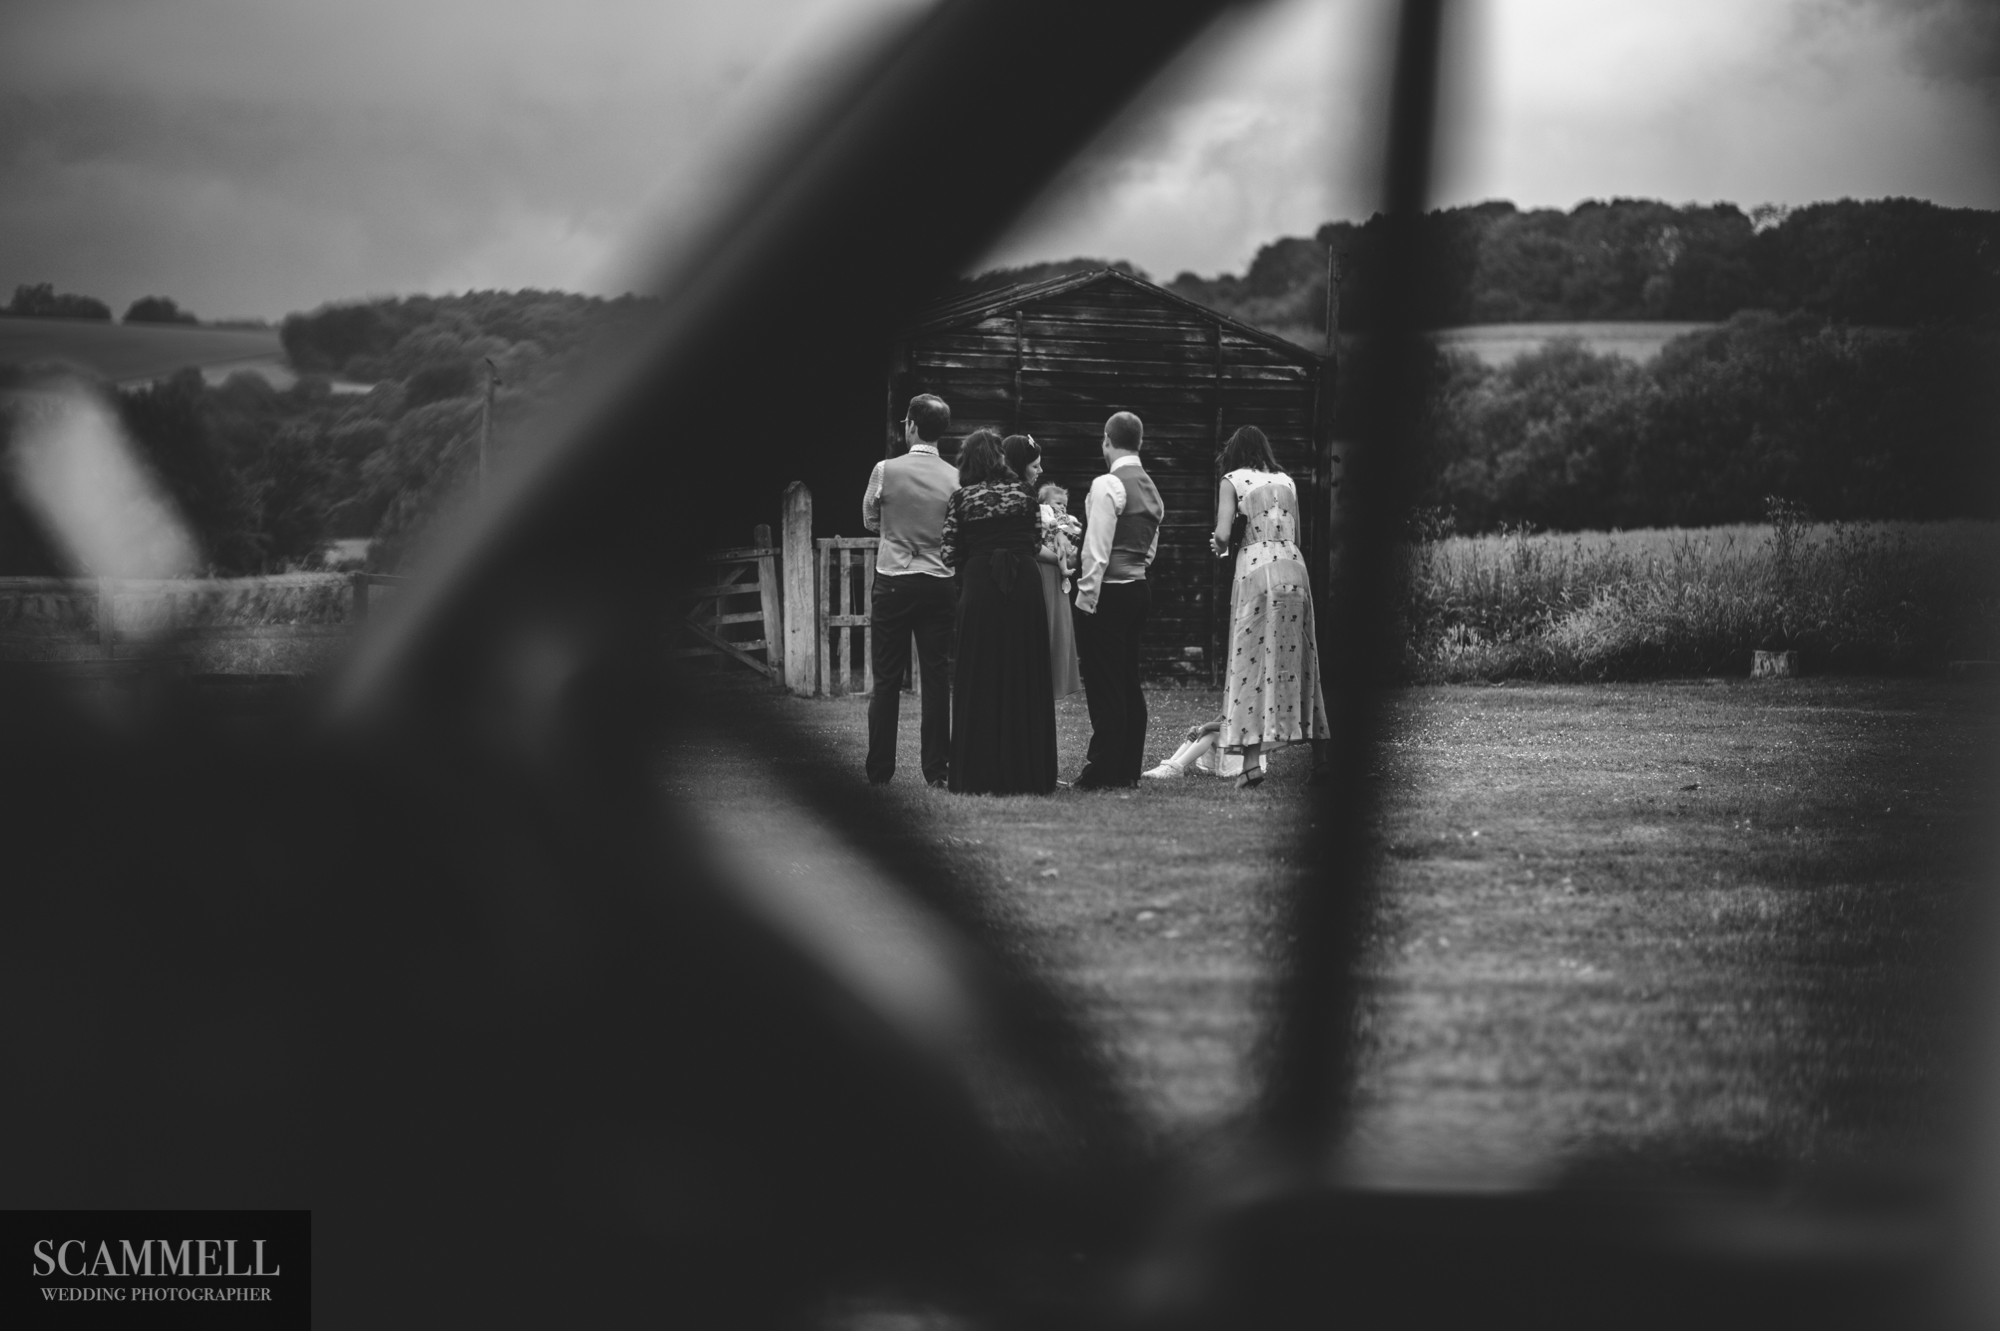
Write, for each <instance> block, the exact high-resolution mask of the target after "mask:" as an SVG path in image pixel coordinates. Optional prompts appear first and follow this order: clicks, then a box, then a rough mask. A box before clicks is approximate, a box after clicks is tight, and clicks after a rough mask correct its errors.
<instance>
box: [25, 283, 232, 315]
mask: <svg viewBox="0 0 2000 1331" xmlns="http://www.w3.org/2000/svg"><path fill="white" fill-rule="evenodd" d="M0 315H5V316H7V317H9V318H15V319H95V320H98V321H100V322H109V321H110V319H111V307H110V306H109V305H106V304H105V303H104V302H103V301H101V300H98V299H96V298H94V297H91V296H79V295H76V294H74V293H73V292H68V291H57V290H56V288H55V283H53V282H37V283H34V284H32V285H30V284H27V283H23V284H22V285H20V286H17V287H15V288H14V298H13V299H12V300H10V301H8V302H7V303H6V304H5V305H0ZM124 322H125V323H128V324H198V323H200V322H201V320H199V319H197V318H196V317H195V316H194V315H193V314H192V313H191V312H189V311H187V310H184V309H182V308H181V307H180V305H179V304H178V303H177V302H175V301H173V300H170V299H168V298H167V297H165V296H141V297H139V299H137V300H135V301H133V302H132V303H131V304H130V305H128V306H126V307H125V318H124Z"/></svg>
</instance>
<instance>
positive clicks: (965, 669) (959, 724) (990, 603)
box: [943, 430, 1056, 795]
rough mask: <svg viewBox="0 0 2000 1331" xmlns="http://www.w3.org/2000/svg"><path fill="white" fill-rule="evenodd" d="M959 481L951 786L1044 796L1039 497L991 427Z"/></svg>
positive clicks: (948, 510)
mask: <svg viewBox="0 0 2000 1331" xmlns="http://www.w3.org/2000/svg"><path fill="white" fill-rule="evenodd" d="M958 481H959V487H960V488H959V489H958V490H957V491H956V492H955V493H954V494H953V495H952V496H951V499H950V501H949V502H948V503H947V504H946V505H945V511H944V551H943V553H944V561H945V563H946V564H947V565H949V566H950V567H951V568H953V569H955V570H957V572H958V575H959V586H960V591H959V596H958V660H957V664H956V667H955V668H954V670H953V673H952V681H951V788H952V790H954V791H956V792H958V793H960V794H974V795H1016V794H1036V795H1046V794H1048V793H1049V792H1050V791H1052V790H1054V789H1055V788H1056V703H1055V691H1054V688H1053V687H1052V685H1051V682H1050V679H1049V623H1048V614H1047V611H1046V610H1045V609H1044V607H1043V605H1042V580H1041V576H1040V575H1039V574H1038V573H1037V572H1036V571H1035V546H1036V537H1037V533H1036V530H1035V518H1036V511H1035V500H1034V497H1033V496H1032V495H1030V494H1029V493H1028V491H1027V490H1026V489H1025V488H1023V486H1022V485H1021V480H1020V478H1019V477H1018V476H1015V475H1014V474H1013V472H1011V471H1010V470H1008V468H1007V463H1006V461H1005V459H1004V458H1003V457H1002V455H1001V452H1000V436H999V435H998V434H997V433H995V432H994V431H992V430H976V431H974V432H973V433H972V435H971V436H969V437H968V438H967V439H966V441H965V443H964V444H963V445H962V446H961V447H960V448H959V452H958Z"/></svg>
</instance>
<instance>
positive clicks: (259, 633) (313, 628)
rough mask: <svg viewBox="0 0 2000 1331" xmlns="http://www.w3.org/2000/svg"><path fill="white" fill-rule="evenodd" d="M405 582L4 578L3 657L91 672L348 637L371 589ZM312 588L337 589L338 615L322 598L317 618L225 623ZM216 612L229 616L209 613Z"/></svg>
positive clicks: (289, 577) (0, 587)
mask: <svg viewBox="0 0 2000 1331" xmlns="http://www.w3.org/2000/svg"><path fill="white" fill-rule="evenodd" d="M402 581H403V579H402V578H400V577H395V576H391V575H388V574H382V573H349V574H344V575H342V574H324V573H317V574H315V573H305V574H280V575H275V576H271V577H261V578H172V579H166V578H146V579H141V578H0V656H5V657H7V658H11V659H13V660H15V661H21V662H26V663H35V664H41V665H48V666H55V667H62V668H75V669H89V668H91V667H104V666H106V665H110V664H115V663H122V664H126V665H138V664H140V663H142V662H146V661H157V660H159V659H160V658H161V656H162V652H163V649H171V648H174V647H186V646H189V645H194V644H204V643H210V644H212V643H223V642H229V641H250V640H256V641H271V642H276V641H299V640H306V639H333V638H344V637H347V636H349V635H351V634H352V633H354V632H355V629H356V626H357V625H359V624H360V623H362V622H363V621H365V620H366V619H367V618H368V610H369V600H370V591H371V589H373V588H380V587H394V586H397V585H399V584H400V583H402ZM313 592H332V593H334V594H335V595H336V596H338V597H339V598H340V599H341V600H343V601H344V602H345V603H344V604H342V605H340V606H339V607H338V609H339V611H340V616H339V618H337V619H336V618H331V617H328V616H327V610H328V607H327V606H326V605H324V604H321V605H319V606H316V607H310V608H309V609H308V610H307V611H306V612H305V613H309V614H311V615H313V616H314V617H313V618H311V619H307V620H305V621H304V622H299V621H290V622H285V621H279V622H256V621H252V622H247V623H244V622H239V623H231V622H226V621H227V616H228V605H227V603H228V602H229V601H230V600H231V599H235V598H258V597H265V596H272V595H276V596H280V597H282V596H284V595H286V594H287V593H289V594H292V595H295V596H296V595H300V594H305V596H306V598H307V599H310V594H311V593H313ZM218 602H219V603H220V605H219V606H218ZM204 605H206V607H207V612H208V613H204V610H203V607H204ZM218 610H219V613H220V617H221V619H222V620H223V622H217V620H216V619H215V618H211V617H210V616H211V614H215V613H217V612H218ZM168 654H171V653H170V652H169V653H168Z"/></svg>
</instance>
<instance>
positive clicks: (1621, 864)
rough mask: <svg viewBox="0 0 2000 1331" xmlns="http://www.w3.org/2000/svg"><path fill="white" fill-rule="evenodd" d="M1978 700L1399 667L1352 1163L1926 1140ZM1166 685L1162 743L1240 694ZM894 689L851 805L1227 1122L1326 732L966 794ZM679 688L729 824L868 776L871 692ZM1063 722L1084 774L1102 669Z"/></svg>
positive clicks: (1941, 1084)
mask: <svg viewBox="0 0 2000 1331" xmlns="http://www.w3.org/2000/svg"><path fill="white" fill-rule="evenodd" d="M1984 698H1985V694H1984V693H1983V692H1982V691H1981V690H1980V689H1979V688H1978V687H1977V686H1974V685H1969V684H1958V683H1946V682H1941V681H1931V680H1869V679H1851V678H1850V679H1819V680H1813V679H1808V680H1797V681H1787V682H1779V683H1764V684H1755V685H1753V684H1751V683H1749V682H1747V681H1744V682H1736V681H1730V682H1721V681H1713V682H1703V681H1694V682H1690V683H1653V684H1634V685H1603V686H1592V685H1569V686H1555V685H1548V686H1518V685H1510V686H1505V687H1476V686H1438V687H1425V688H1414V689H1410V690H1407V691H1404V692H1402V693H1400V694H1399V695H1398V696H1397V699H1396V702H1395V738H1394V742H1393V745H1392V748H1391V751H1390V753H1389V755H1388V765H1387V767H1386V769H1385V785H1384V795H1385V807H1384V810H1383V813H1382V817H1381V822H1380V828H1381V844H1382V849H1383V852H1384V854H1383V865H1384V872H1385V875H1386V878H1385V891H1384V894H1383V899H1382V909H1381V912H1380V915H1379V918H1378V921H1377V925H1376V932H1375V936H1374V937H1373V939H1372V947H1371V950H1370V957H1371V960H1370V963H1369V975H1370V980H1371V999H1370V1008H1369V1011H1368V1014H1367V1017H1366V1027H1365V1032H1364V1043H1365V1050H1366V1052H1365V1057H1364V1063H1363V1071H1362V1076H1361V1082H1360V1085H1359V1087H1358V1089H1357V1094H1358V1103H1359V1114H1358V1119H1357V1124H1356V1127H1355V1130H1354V1132H1353V1134H1352V1138H1351V1142H1350V1146H1349V1158H1350V1167H1351V1169H1352V1171H1353V1173H1354V1174H1355V1175H1356V1176H1358V1177H1363V1178H1370V1179H1376V1180H1398V1179H1413V1178H1421V1177H1451V1178H1456V1179H1460V1180H1464V1179H1467V1178H1488V1179H1494V1180H1502V1179H1505V1180H1522V1179H1527V1178H1542V1177H1547V1176H1548V1175H1550V1174H1551V1173H1553V1172H1556V1171H1561V1170H1566V1169H1567V1170H1598V1171H1607V1170H1608V1171H1616V1170H1618V1169H1622V1168H1626V1167H1638V1168H1644V1169H1647V1170H1666V1171H1668V1172H1675V1173H1679V1174H1682V1175H1715V1174H1728V1175H1733V1176H1742V1175H1744V1174H1746V1173H1751V1174H1770V1173H1773V1172H1778V1173H1782V1172H1783V1171H1785V1170H1787V1169H1790V1168H1792V1167H1794V1166H1797V1165H1802V1164H1829V1163H1838V1162H1843V1161H1849V1160H1853V1159H1855V1158H1858V1157H1861V1156H1880V1155H1882V1154H1884V1153H1888V1154H1891V1155H1901V1154H1903V1153H1907V1152H1908V1151H1909V1150H1911V1149H1912V1148H1913V1145H1914V1144H1915V1143H1918V1142H1920V1141H1921V1140H1922V1138H1923V1135H1924V1134H1925V1133H1926V1132H1929V1131H1930V1130H1932V1129H1933V1128H1934V1127H1935V1125H1936V1122H1937V1115H1938V1113H1939V1112H1940V1108H1941V1104H1942V1100H1943V1092H1944V1089H1945V1071H1946V1069H1947V1067H1948V1066H1949V1058H1948V1051H1947V1049H1946V1044H1947V1042H1948V1038H1949V1036H1950V1035H1951V1033H1952V1032H1953V1031H1954V1029H1955V1027H1954V1026H1953V1024H1952V1022H1951V1021H1950V1020H1949V1018H1948V1017H1947V1016H1946V1015H1945V1013H1946V1011H1947V1009H1946V1007H1945V1006H1944V1005H1946V1004H1948V1003H1949V1002H1950V1001H1951V995H1950V986H1949V983H1948V979H1949V977H1950V976H1951V975H1952V974H1954V973H1955V972H1954V971H1953V970H1952V969H1951V967H1950V964H1949V963H1950V960H1951V953H1950V942H1951V939H1952V937H1953V935H1954V932H1955V921H1956V916H1955V913H1954V912H1955V910H1956V909H1957V907H1958V906H1959V904H1961V903H1962V902H1963V900H1964V895H1965V894H1964V893H1963V891H1962V889H1963V888H1964V887H1965V886H1966V885H1967V884H1968V883H1969V882H1970V881H1971V879H1972V876H1973V870H1974V868H1975V867H1976V866H1975V865H1974V863H1973V861H1972V859H1971V840H1972V837H1973V836H1974V834H1975V831H1976V828H1977V826H1978V822H1977V816H1978V813H1979V811H1980V809H1981V807H1982V794H1983V792H1982V791H1981V789H1980V788H1979V787H1978V785H1977V778H1978V777H1979V776H1980V775H1981V774H1982V773H1983V768H1982V767H1981V762H1982V760H1983V758H1984V757H1985V755H1987V754H1989V753H1990V752H1992V749H1993V741H1994V739H1995V737H1996V736H1995V727H1994V724H1993V716H1992V712H1991V710H1990V709H1989V708H1988V707H1987V706H1986V705H1985V703H1984ZM1151 699H1152V706H1153V726H1152V735H1153V743H1152V746H1151V750H1150V751H1149V760H1151V759H1152V758H1157V757H1159V756H1164V754H1165V753H1166V752H1168V751H1170V749H1171V747H1172V744H1173V743H1175V742H1178V738H1179V732H1180V731H1181V730H1182V729H1184V728H1185V726H1186V725H1188V724H1189V723H1190V722H1192V721H1195V720H1198V719H1201V718H1203V717H1205V716H1208V715H1212V714H1213V713H1214V712H1215V711H1216V710H1217V709H1218V706H1219V703H1218V700H1217V698H1216V697H1215V695H1213V694H1205V693H1197V692H1184V691H1176V690H1166V691H1161V692H1159V693H1155V694H1153V695H1151ZM904 707H905V710H904V725H903V733H902V740H903V743H902V751H901V757H900V759H899V764H900V765H899V771H898V775H897V779H896V782H895V783H894V784H892V785H891V786H889V787H887V788H884V789H881V790H876V791H866V792H865V793H864V794H862V795H861V796H860V797H861V798H863V799H866V800H871V801H873V804H872V806H864V807H875V808H878V809H880V811H881V812H882V813H883V814H884V815H885V818H886V820H887V822H888V823H889V824H890V825H891V826H892V827H893V828H895V829H896V830H895V832H894V833H893V835H894V836H897V837H902V838H907V839H909V840H911V841H912V842H916V843H921V844H922V845H923V846H925V847H926V849H927V851H928V852H929V853H931V854H932V855H933V856H934V860H933V862H934V863H937V864H938V865H940V869H939V873H940V875H941V876H942V877H944V878H946V879H948V880H949V881H947V882H941V883H938V884H934V885H932V887H933V890H936V891H939V892H942V893H946V894H956V896H957V897H958V898H959V899H961V900H962V901H964V902H966V903H969V905H970V908H971V913H972V914H974V915H976V916H978V917H979V918H980V919H982V920H984V921H985V922H986V923H987V924H988V925H989V926H990V927H991V929H992V931H993V934H994V936H995V938H996V939H997V940H998V942H999V943H1000V946H1001V947H1002V948H1003V950H1006V951H1008V952H1010V953H1012V954H1013V955H1014V956H1015V957H1016V958H1017V959H1019V960H1021V961H1024V962H1026V963H1027V964H1029V965H1031V966H1033V967H1034V968H1036V969H1038V970H1040V971H1041V972H1042V973H1043V974H1045V975H1046V976H1048V977H1049V978H1050V979H1051V980H1052V982H1053V983H1054V984H1055V985H1056V986H1057V987H1058V988H1059V989H1060V990H1062V991H1063V992H1065V993H1067V994H1068V995H1069V996H1070V997H1071V998H1072V1000H1073V1002H1074V1005H1075V1007H1076V1009H1077V1010H1078V1012H1079V1013H1080V1014H1081V1017H1082V1020H1083V1024H1084V1027H1085V1029H1086V1030H1087V1031H1088V1032H1090V1033H1091V1034H1092V1036H1093V1037H1094V1039H1095V1040H1096V1041H1097V1042H1098V1043H1099V1045H1100V1053H1101V1055H1102V1057H1104V1058H1105V1059H1106V1060H1108V1062H1109V1063H1110V1064H1111V1065H1112V1067H1113V1068H1114V1069H1115V1071H1116V1072H1117V1074H1118V1076H1119V1080H1120V1081H1121V1082H1122V1083H1123V1084H1124V1086H1125V1087H1126V1088H1127V1090H1128V1093H1129V1096H1130V1098H1131V1100H1132V1102H1133V1103H1134V1104H1135V1105H1136V1106H1137V1108H1138V1109H1139V1111H1140V1113H1141V1115H1142V1116H1143V1117H1144V1119H1145V1120H1146V1121H1147V1122H1149V1123H1150V1124H1151V1125H1152V1127H1153V1129H1154V1131H1155V1132H1156V1134H1157V1135H1158V1137H1159V1138H1160V1139H1161V1140H1162V1141H1163V1142H1167V1141H1181V1142H1191V1141H1193V1140H1196V1139H1200V1138H1203V1137H1205V1136H1208V1135H1209V1134H1211V1133H1212V1132H1214V1131H1215V1130H1217V1129H1226V1128H1227V1127H1228V1126H1229V1125H1230V1123H1231V1122H1232V1120H1234V1119H1236V1118H1237V1117H1238V1116H1239V1115H1240V1114H1241V1113H1242V1112H1243V1111H1244V1109H1245V1108H1246V1107H1247V1105H1248V1103H1249V1101H1250V1097H1251V1096H1252V1094H1253V1093H1254V1086H1255V1079H1254V1057H1255V1049H1256V1044H1257V1040H1258V1035H1259V1031H1260V1029H1261V1025H1260V1011H1261V1008H1262V1005H1263V1002H1264V996H1265V988H1264V981H1265V980H1266V978H1267V977H1268V975H1269V974H1270V969H1271V962H1272V958H1273V956H1274V955H1275V952H1274V945H1275V940H1274V939H1273V937H1272V932H1273V927H1274V921H1275V920H1276V918H1277V910H1276V906H1277V899H1278V893H1279V892H1280V890H1281V882H1282V879H1283V876H1284V875H1285V874H1286V873H1287V872H1288V870H1289V868H1290V866H1291V865H1292V864H1293V863H1294V856H1295V852H1294V843H1295V840H1296V838H1297V836H1298V834H1299V833H1300V832H1301V831H1302V830H1303V829H1304V826H1305V824H1306V822H1307V820H1308V819H1309V817H1310V807H1309V802H1308V801H1309V794H1308V790H1307V788H1306V787H1305V785H1304V778H1305V775H1306V772H1307V769H1308V767H1309V755H1308V754H1307V752H1306V751H1305V750H1304V749H1303V748H1300V749H1295V750H1290V751H1284V752H1281V753H1279V754H1277V755H1276V756H1275V758H1274V761H1273V777H1272V779H1271V780H1270V781H1267V782H1266V783H1265V785H1264V787H1263V788H1262V789H1261V790H1258V791H1253V792H1238V791H1236V790H1235V789H1233V787H1232V786H1231V785H1230V784H1229V783H1226V782H1222V781H1217V780H1214V779H1212V778H1206V777H1200V776H1191V777H1188V778H1185V779H1183V780H1181V781H1179V782H1175V783H1171V784H1166V783H1152V782H1148V783H1146V786H1145V788H1143V789H1141V790H1139V791H1136V792H1130V793H1112V792H1075V791H1067V790H1063V791H1058V792H1057V793H1056V794H1055V795H1053V796H1050V797H1047V798H1036V797H1013V798H991V797H962V796H953V795H949V794H946V793H942V792H936V791H931V790H929V789H927V788H925V787H924V786H923V785H922V783H921V781H920V779H919V778H918V776H917V772H916V717H915V706H914V700H913V699H910V698H908V697H906V698H905V700H904ZM691 711H692V712H693V714H694V715H693V716H691V718H690V722H689V724H688V725H687V726H685V727H684V728H683V731H682V735H683V738H682V739H681V740H680V741H679V743H678V745H677V750H676V752H675V754H674V755H673V760H672V761H671V762H670V765H669V769H668V773H669V774H668V776H667V778H666V779H667V781H668V783H669V784H670V786H671V787H672V788H673V789H674V790H675V792H676V793H677V794H679V795H681V796H684V797H687V798H690V799H692V800H694V801H695V802H696V803H697V804H698V805H705V806H706V807H707V808H708V810H709V811H710V814H711V816H712V817H714V818H715V819H716V820H717V821H720V822H723V823H726V824H727V825H728V826H730V827H731V828H734V829H737V830H739V831H741V832H744V833H748V834H750V835H752V836H759V835H763V834H766V833H771V834H780V833H782V831H783V829H781V828H778V827H776V826H775V825H774V823H773V820H772V818H771V817H770V816H768V815H766V814H764V813H762V812H760V811H761V810H767V809H773V808H775V807H777V806H776V805H775V804H774V802H773V801H772V800H771V799H770V798H769V791H770V790H771V789H773V788H774V787H773V786H772V780H773V777H772V773H773V771H774V770H776V768H775V767H774V766H773V764H776V765H789V766H790V767H791V768H792V769H793V770H792V772H791V775H793V776H795V777H796V776H805V777H808V778H809V779H813V780H821V781H836V782H848V783H852V784H854V785H856V786H859V784H860V782H861V771H860V769H861V759H862V754H863V752H864V750H865V747H866V704H865V702H864V701H863V700H860V699H851V698H850V699H830V700H817V701H805V700H796V699H790V698H775V697H771V696H769V695H765V694H761V693H754V692H751V691H748V690H742V689H735V688H725V689H718V690H716V691H714V692H711V693H709V694H707V695H705V696H702V697H701V698H700V705H699V706H697V707H695V708H692V709H691ZM724 717H729V718H733V720H732V721H730V722H728V723H726V724H729V725H731V726H732V727H733V729H731V730H725V729H723V728H722V726H723V725H724V724H725V722H723V721H722V720H720V718H724ZM1058 725H1059V738H1060V743H1061V752H1062V754H1063V767H1062V770H1063V772H1064V774H1065V775H1069V774H1072V773H1073V772H1074V771H1075V769H1076V767H1077V766H1078V765H1079V764H1080V761H1081V754H1082V748H1083V743H1084V740H1085V738H1086V737H1087V734H1088V730H1089V726H1088V719H1087V716H1086V714H1085V711H1084V708H1083V704H1082V698H1081V696H1080V695H1079V696H1078V697H1074V698H1071V699H1067V700H1065V701H1064V702H1063V703H1061V704H1060V705H1059V714H1058ZM773 755H775V756H773Z"/></svg>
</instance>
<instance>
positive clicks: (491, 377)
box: [479, 356, 500, 499]
mask: <svg viewBox="0 0 2000 1331" xmlns="http://www.w3.org/2000/svg"><path fill="white" fill-rule="evenodd" d="M499 382H500V368H499V367H498V366H497V365H495V364H494V363H493V358H492V357H491V356H488V357H486V398H485V400H484V401H482V402H481V403H480V404H479V497H480V498H481V499H484V498H485V497H486V450H487V447H488V446H489V445H490V444H491V443H492V442H493V389H494V387H495V386H496V385H498V384H499Z"/></svg>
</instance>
